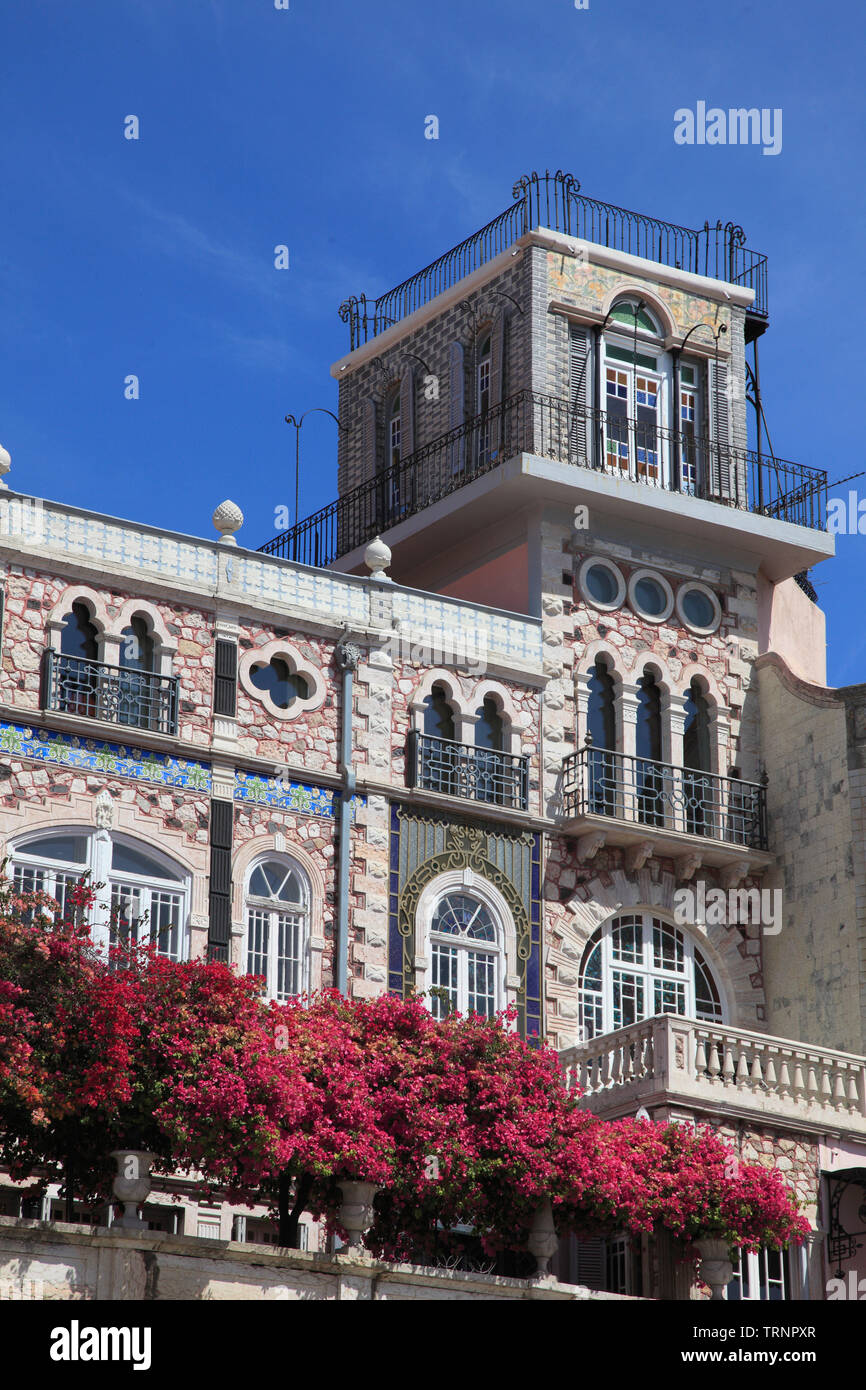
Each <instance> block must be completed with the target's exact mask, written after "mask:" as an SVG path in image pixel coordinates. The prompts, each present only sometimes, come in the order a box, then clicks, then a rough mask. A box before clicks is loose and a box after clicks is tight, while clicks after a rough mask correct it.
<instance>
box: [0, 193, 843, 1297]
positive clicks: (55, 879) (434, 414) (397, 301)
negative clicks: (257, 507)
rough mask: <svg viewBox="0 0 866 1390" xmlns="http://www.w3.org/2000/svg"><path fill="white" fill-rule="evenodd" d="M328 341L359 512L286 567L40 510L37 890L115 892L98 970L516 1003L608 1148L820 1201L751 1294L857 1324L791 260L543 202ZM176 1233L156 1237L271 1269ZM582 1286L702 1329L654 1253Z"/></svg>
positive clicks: (837, 824) (220, 511) (24, 630)
mask: <svg viewBox="0 0 866 1390" xmlns="http://www.w3.org/2000/svg"><path fill="white" fill-rule="evenodd" d="M341 315H342V317H343V318H344V320H345V321H346V322H347V324H348V326H349V330H350V351H349V353H348V354H347V356H346V357H344V358H343V359H341V360H340V361H339V362H338V363H336V364H335V366H334V368H333V375H334V377H335V378H336V380H337V382H338V388H339V419H340V425H341V429H340V450H339V462H338V482H339V497H338V498H337V500H336V501H335V502H334V503H333V504H332V505H331V506H330V507H327V508H324V509H323V510H322V511H320V512H319V513H317V514H316V516H315V517H312V518H310V519H309V520H307V521H303V522H299V523H298V524H297V525H295V526H294V527H293V528H291V529H290V530H288V531H286V532H283V533H282V534H281V535H279V536H277V537H276V538H274V540H273V541H270V542H267V543H266V544H265V545H264V546H262V548H261V549H259V550H254V549H248V548H245V547H244V544H243V541H244V538H243V537H242V538H241V541H240V543H238V542H237V540H236V538H235V532H236V531H238V530H240V528H241V526H242V516H241V513H240V511H239V510H238V508H237V507H236V506H234V504H232V503H224V504H222V505H221V506H220V507H219V508H217V511H216V512H215V513H214V525H215V527H216V529H217V530H218V531H219V532H220V535H221V539H219V540H196V539H193V538H190V537H186V536H179V535H174V534H170V533H166V532H160V531H158V530H156V529H154V528H152V527H147V526H136V525H131V524H129V523H125V522H118V521H115V520H114V519H112V518H109V517H103V516H94V515H93V514H89V513H84V512H81V511H79V510H77V509H75V508H71V507H66V506H60V505H57V504H54V503H49V502H41V501H40V502H37V501H35V500H33V499H27V498H25V497H23V496H22V495H20V494H17V493H16V494H11V493H10V494H9V500H8V508H7V510H8V515H9V517H10V518H11V519H12V520H11V522H10V525H8V526H7V527H6V528H5V534H4V535H2V536H0V558H2V565H3V570H4V581H3V582H4V612H3V632H2V675H0V681H2V684H0V703H2V710H0V718H2V729H0V779H2V785H0V835H2V837H3V839H4V841H5V853H6V855H7V858H8V864H7V872H9V873H10V874H12V875H13V876H14V877H15V879H16V881H17V882H19V883H20V884H21V885H22V886H26V887H40V888H43V889H44V890H45V891H48V892H51V893H52V894H53V895H54V896H55V897H58V898H60V899H61V900H62V896H63V892H64V889H65V885H67V884H68V883H69V882H71V881H75V880H76V879H77V878H78V877H79V876H80V874H81V872H82V871H83V870H84V869H90V870H91V871H92V874H93V880H94V882H99V883H101V884H103V887H102V888H101V889H100V895H101V897H100V903H99V908H100V911H99V913H98V920H99V921H100V922H101V923H102V925H101V926H99V927H98V928H97V931H99V932H101V934H102V939H103V941H108V940H109V939H110V937H111V936H112V935H113V936H114V937H115V938H119V937H123V936H138V937H140V936H141V935H143V934H144V935H151V936H156V937H157V938H158V940H159V944H160V949H162V950H165V951H166V952H167V953H169V954H172V955H175V956H184V955H187V954H203V953H206V952H207V953H209V954H210V955H211V956H213V957H215V958H218V959H223V960H229V961H231V962H233V963H234V964H235V965H236V966H237V967H238V969H240V970H242V971H250V972H251V973H255V974H259V975H263V976H264V977H265V979H266V986H267V990H268V992H269V994H270V995H271V996H272V997H276V998H286V997H288V996H290V995H292V994H295V993H299V992H302V991H304V990H315V989H317V988H320V987H322V986H330V985H335V986H337V987H339V988H341V989H343V990H345V991H347V992H349V993H350V994H352V995H353V996H354V997H370V996H372V995H375V994H377V993H379V992H381V991H385V990H391V991H395V992H398V993H404V992H407V991H409V990H413V989H414V990H419V991H424V992H425V993H426V994H427V997H428V998H429V1001H430V1007H431V1008H432V1009H434V1010H435V1011H442V1010H444V1009H447V1008H457V1009H460V1010H467V1009H475V1010H477V1011H479V1012H481V1013H492V1012H494V1011H496V1010H498V1009H501V1008H504V1007H506V1006H507V1005H514V1006H515V1007H516V1009H517V1015H518V1027H519V1028H520V1030H521V1031H522V1033H523V1034H524V1035H525V1036H526V1037H527V1038H529V1039H538V1040H541V1039H544V1040H546V1041H548V1042H549V1043H551V1044H552V1045H553V1046H554V1047H556V1048H558V1049H559V1050H560V1052H561V1054H562V1057H563V1061H564V1063H565V1065H566V1069H567V1074H568V1076H569V1078H570V1079H573V1080H574V1081H575V1082H579V1084H580V1085H581V1086H582V1088H583V1090H584V1093H585V1101H584V1103H585V1104H587V1105H590V1106H592V1108H594V1109H595V1110H597V1112H598V1113H600V1114H604V1115H607V1116H610V1117H616V1116H621V1115H630V1114H631V1115H633V1114H635V1113H637V1112H638V1110H642V1111H645V1112H646V1113H647V1114H649V1115H650V1116H651V1117H652V1118H656V1119H663V1118H673V1119H676V1120H679V1121H681V1122H683V1123H692V1122H699V1123H710V1124H712V1125H714V1126H716V1127H717V1128H718V1129H719V1131H720V1133H721V1134H722V1135H723V1136H724V1137H726V1138H727V1139H728V1140H729V1141H730V1142H731V1144H732V1146H733V1148H734V1150H735V1152H736V1154H737V1155H739V1156H740V1157H741V1159H742V1161H744V1162H747V1161H752V1160H753V1159H757V1160H758V1161H762V1162H766V1163H770V1164H775V1165H776V1166H777V1167H778V1168H779V1169H781V1170H782V1171H783V1172H784V1173H785V1174H786V1177H788V1179H789V1180H790V1181H791V1182H792V1183H793V1185H794V1186H795V1188H796V1190H797V1192H798V1195H799V1196H800V1198H801V1199H802V1201H803V1203H804V1207H805V1210H806V1212H807V1215H808V1216H809V1217H810V1220H811V1222H812V1226H813V1230H814V1238H813V1240H812V1241H811V1242H810V1244H809V1245H808V1246H807V1247H805V1248H804V1249H803V1250H802V1251H797V1252H793V1253H792V1254H790V1255H777V1254H773V1253H772V1252H762V1253H760V1254H759V1255H754V1256H748V1257H744V1259H743V1262H742V1264H741V1267H740V1269H739V1270H738V1271H737V1274H736V1277H735V1279H734V1282H733V1284H732V1286H731V1288H730V1289H729V1297H741V1298H750V1299H751V1298H781V1297H784V1298H793V1299H802V1298H812V1299H816V1298H824V1297H825V1296H833V1290H834V1289H835V1288H836V1285H834V1284H833V1283H832V1281H833V1280H836V1279H838V1280H841V1281H843V1282H844V1281H845V1280H848V1279H849V1275H850V1274H851V1272H852V1271H853V1273H854V1276H855V1282H856V1279H857V1278H860V1277H864V1276H866V1269H864V1268H863V1265H864V1256H863V1253H862V1252H863V1250H864V1246H866V1229H864V1228H866V1220H864V1219H863V1217H862V1216H861V1215H860V1212H861V1211H862V1209H863V1206H864V1201H866V1057H864V1053H866V911H864V908H866V903H864V858H863V844H864V834H863V831H864V827H863V819H862V818H863V790H862V787H861V782H860V779H861V778H862V777H863V775H864V774H863V770H862V768H863V764H864V743H866V712H864V711H866V695H864V688H863V687H859V686H858V687H853V688H851V689H848V690H831V689H828V688H827V685H826V665H825V647H824V641H825V638H824V621H823V615H822V614H821V613H820V610H819V609H818V608H817V606H816V604H815V602H814V590H811V586H810V584H809V581H808V578H807V575H806V572H807V571H808V570H809V568H810V567H811V566H813V565H815V564H817V563H819V562H821V561H822V560H824V559H827V558H829V557H831V556H832V553H833V541H832V537H831V536H829V535H828V534H827V530H826V474H825V473H824V472H823V471H822V470H821V469H820V468H816V467H812V466H809V465H806V464H796V463H792V462H788V461H785V460H781V459H778V458H776V457H775V456H774V455H773V454H772V453H771V452H770V451H769V450H768V447H767V445H766V443H764V442H763V428H762V420H763V404H762V401H761V395H760V373H759V364H758V342H759V340H761V339H762V338H763V334H764V332H765V330H766V328H767V326H768V304H767V285H766V259H765V258H764V257H763V256H760V255H758V254H757V253H754V252H751V251H749V250H747V248H746V246H745V238H744V236H743V233H742V231H741V229H740V228H737V227H734V226H733V225H732V224H728V225H727V226H726V227H722V226H721V224H718V225H717V226H716V227H710V226H709V225H707V226H705V228H704V229H702V230H701V231H694V232H692V231H689V230H688V229H684V228H681V227H676V226H674V225H673V224H667V223H661V222H658V221H656V220H655V219H649V218H639V217H637V216H636V215H635V214H630V213H625V212H624V211H623V210H621V209H617V208H613V207H608V206H607V205H605V204H600V203H597V202H594V201H593V200H590V199H587V198H585V197H583V196H582V195H581V194H580V191H579V188H578V186H577V184H576V183H575V182H574V180H572V179H571V178H570V177H569V176H565V175H562V174H557V175H555V176H551V175H544V176H541V177H539V176H536V175H533V176H531V177H528V178H526V179H523V180H521V181H520V182H519V183H518V184H517V185H516V186H515V189H514V196H513V202H512V204H511V205H510V206H509V207H508V208H506V209H505V211H504V212H502V213H500V214H499V215H498V216H497V217H496V218H494V219H493V221H492V222H490V223H489V224H488V225H487V226H486V227H485V228H483V229H481V231H479V232H478V233H476V234H475V235H474V236H473V237H470V238H468V239H467V241H465V242H463V243H461V245H460V246H458V247H456V248H454V249H453V250H452V251H451V252H448V253H447V254H446V255H445V256H443V257H442V258H440V260H439V261H437V262H435V263H434V264H433V265H432V266H429V267H427V268H426V269H425V270H424V271H421V272H419V273H418V274H417V275H415V276H413V277H412V278H411V279H410V280H407V281H405V282H404V283H403V284H402V285H399V286H397V287H396V288H395V289H394V290H392V291H390V292H389V293H388V294H387V295H383V296H381V297H380V299H379V300H377V301H375V302H374V301H368V300H367V299H366V298H365V297H364V296H361V297H360V298H357V299H351V300H348V301H347V302H346V304H344V305H343V307H342V309H341ZM750 351H751V356H752V361H751V362H749V360H748V358H749V354H750ZM750 404H755V405H756V407H757V409H756V411H755V416H756V418H757V421H758V425H757V428H755V426H754V424H752V423H750V418H749V416H750ZM16 507H17V510H18V521H17V522H16V521H15V520H14V513H15V510H16ZM25 520H26V522H27V524H24V522H25ZM16 527H17V529H16ZM377 538H380V539H377ZM177 1187H178V1190H179V1191H180V1189H181V1188H183V1184H180V1183H178V1184H177ZM167 1195H168V1194H167V1193H166V1194H165V1197H166V1201H167ZM182 1195H183V1203H182V1204H181V1207H180V1208H178V1207H177V1205H175V1206H174V1207H171V1206H169V1205H165V1206H164V1207H163V1208H162V1209H160V1210H159V1211H156V1210H154V1224H155V1225H156V1226H159V1225H160V1223H162V1222H168V1223H170V1224H168V1225H166V1226H164V1228H165V1229H169V1230H172V1231H174V1232H175V1233H176V1232H177V1230H178V1215H177V1213H178V1210H181V1211H182V1212H183V1213H184V1218H183V1219H184V1220H185V1221H186V1227H185V1229H186V1232H187V1233H190V1232H192V1233H193V1234H196V1233H198V1234H202V1235H207V1234H219V1235H221V1236H222V1237H223V1238H227V1237H228V1236H229V1235H230V1234H231V1233H232V1229H233V1230H234V1234H235V1235H236V1236H238V1235H240V1236H241V1237H243V1235H244V1233H246V1237H247V1239H261V1238H262V1237H263V1236H264V1235H265V1233H266V1226H265V1223H264V1220H263V1218H264V1213H263V1212H258V1213H254V1214H253V1215H252V1217H249V1218H246V1231H245V1227H244V1224H243V1222H244V1220H245V1218H242V1217H238V1215H237V1213H235V1214H234V1216H233V1215H232V1213H230V1212H229V1211H228V1209H226V1208H220V1207H216V1208H206V1207H201V1206H200V1205H198V1204H197V1203H196V1199H195V1192H194V1190H193V1189H192V1188H191V1187H190V1186H189V1185H187V1188H185V1189H184V1190H183V1193H182ZM5 1200H6V1203H7V1207H6V1210H7V1212H8V1214H10V1215H14V1214H18V1212H17V1211H16V1210H15V1204H16V1203H20V1200H21V1194H20V1193H16V1192H14V1191H13V1190H12V1189H8V1188H7V1190H6V1193H5ZM26 1200H27V1198H26V1193H25V1194H24V1201H25V1203H26ZM158 1205H159V1204H158V1203H157V1206H158ZM18 1210H20V1206H19V1209H18ZM25 1214H27V1212H26V1211H25ZM232 1221H234V1223H235V1224H234V1227H232ZM239 1222H240V1224H238V1223H239ZM309 1239H312V1240H315V1239H317V1236H316V1233H315V1231H313V1232H311V1233H310V1234H309ZM559 1260H560V1270H561V1273H562V1277H563V1278H568V1279H569V1280H571V1281H572V1282H576V1283H584V1284H586V1283H588V1284H590V1285H591V1286H593V1287H596V1288H599V1289H607V1290H610V1291H611V1292H614V1293H620V1294H643V1295H645V1296H651V1297H659V1296H662V1297H688V1296H689V1288H688V1285H685V1286H684V1285H683V1282H682V1281H683V1275H682V1273H681V1271H680V1269H679V1267H678V1266H677V1265H676V1261H675V1257H674V1252H673V1251H672V1250H671V1249H670V1248H669V1247H668V1246H666V1244H665V1242H664V1241H663V1240H661V1239H656V1238H655V1237H648V1238H647V1239H646V1240H644V1241H643V1242H642V1244H641V1246H640V1248H634V1247H632V1246H630V1245H629V1244H628V1243H627V1242H626V1241H624V1240H622V1241H620V1240H611V1241H608V1242H604V1243H600V1242H599V1243H585V1244H582V1245H580V1246H577V1245H571V1246H569V1248H563V1249H562V1250H561V1251H560V1256H559ZM845 1287H846V1288H847V1287H849V1285H848V1284H846V1285H845ZM828 1290H829V1291H830V1293H829V1295H828ZM864 1292H866V1284H864Z"/></svg>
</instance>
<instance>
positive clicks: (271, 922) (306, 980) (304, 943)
mask: <svg viewBox="0 0 866 1390" xmlns="http://www.w3.org/2000/svg"><path fill="white" fill-rule="evenodd" d="M271 863H277V864H279V865H280V867H281V868H284V869H285V870H286V873H287V874H288V873H289V872H291V873H293V874H294V875H295V878H296V879H297V880H298V883H299V884H300V886H301V907H300V909H298V908H297V907H295V906H294V905H292V904H291V903H280V902H279V901H278V900H277V899H274V898H270V899H266V898H259V897H255V896H254V895H253V894H252V893H251V892H250V883H251V881H252V877H253V874H254V873H255V871H256V869H258V868H260V867H261V865H263V864H271ZM310 902H311V889H310V881H309V878H308V876H307V874H306V872H305V871H304V869H303V868H302V866H301V865H300V864H299V863H298V861H297V859H295V858H294V856H293V855H291V854H284V853H281V852H279V851H277V850H268V851H266V852H265V853H263V854H259V855H257V856H256V858H255V859H253V860H252V862H251V863H250V865H249V866H248V868H247V873H246V879H245V882H244V935H243V945H242V957H241V959H242V965H243V971H244V973H245V974H247V975H249V974H257V975H260V974H261V973H262V972H261V971H250V969H249V962H250V926H251V921H250V918H251V914H252V913H254V912H255V913H262V914H266V915H267V917H268V924H267V929H268V941H267V948H266V951H265V952H264V953H262V954H265V955H266V956H267V970H266V972H265V992H264V996H263V997H264V998H265V999H268V1000H276V1001H277V1002H286V1001H287V1000H289V999H295V998H297V997H298V995H301V994H307V993H308V992H309V989H310V934H311V933H310ZM280 917H296V918H299V919H300V920H299V921H298V922H297V923H296V924H294V925H296V926H297V931H298V937H299V942H298V955H297V963H298V988H297V990H296V991H295V992H293V993H286V994H285V995H284V996H283V995H280V994H279V993H278V992H277V980H278V978H279V969H278V966H279V959H280V957H279V949H278V948H279V940H280V922H279V919H280Z"/></svg>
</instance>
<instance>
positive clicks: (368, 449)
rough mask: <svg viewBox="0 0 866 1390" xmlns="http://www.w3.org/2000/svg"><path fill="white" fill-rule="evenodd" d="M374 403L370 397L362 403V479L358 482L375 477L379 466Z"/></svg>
mask: <svg viewBox="0 0 866 1390" xmlns="http://www.w3.org/2000/svg"><path fill="white" fill-rule="evenodd" d="M376 416H377V409H376V402H375V400H374V399H373V397H372V396H368V397H367V399H366V400H365V401H364V408H363V414H362V418H361V451H362V454H363V463H362V467H363V470H364V472H363V478H361V479H359V480H358V481H360V482H366V481H367V480H368V479H369V478H374V477H375V476H376V470H377V468H378V465H379V447H378V440H377V438H376V436H377V432H378V425H377V419H376Z"/></svg>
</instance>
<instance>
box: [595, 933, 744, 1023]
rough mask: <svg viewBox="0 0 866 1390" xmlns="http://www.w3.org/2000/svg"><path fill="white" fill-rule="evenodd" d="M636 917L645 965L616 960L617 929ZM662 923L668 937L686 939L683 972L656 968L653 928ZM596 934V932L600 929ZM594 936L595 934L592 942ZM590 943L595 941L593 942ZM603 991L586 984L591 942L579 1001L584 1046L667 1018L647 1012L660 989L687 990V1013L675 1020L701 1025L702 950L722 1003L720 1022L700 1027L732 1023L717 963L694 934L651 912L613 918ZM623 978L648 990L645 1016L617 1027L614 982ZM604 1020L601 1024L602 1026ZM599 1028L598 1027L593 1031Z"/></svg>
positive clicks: (605, 947) (604, 945)
mask: <svg viewBox="0 0 866 1390" xmlns="http://www.w3.org/2000/svg"><path fill="white" fill-rule="evenodd" d="M632 917H636V918H639V919H641V922H642V944H641V953H640V959H639V960H638V961H635V962H629V961H625V960H620V959H615V958H614V954H613V931H614V928H615V927H617V926H620V925H624V924H625V923H626V921H627V919H629V918H632ZM655 923H658V924H659V925H660V926H661V927H662V928H664V929H665V930H666V931H668V932H674V933H677V934H678V935H679V936H680V937H681V938H682V944H683V969H682V970H676V969H666V968H665V967H664V966H657V965H654V964H653V956H652V951H653V926H654V924H655ZM596 930H597V929H596ZM594 935H595V932H593V933H592V936H594ZM592 936H591V937H590V940H591V939H592ZM600 946H601V990H600V991H599V990H594V989H589V988H587V986H586V985H585V984H584V968H585V960H586V951H587V949H588V947H589V941H587V943H586V946H585V947H584V953H583V958H582V959H581V964H580V981H579V999H580V1034H579V1036H580V1037H581V1039H582V1040H583V1041H589V1040H590V1039H591V1038H596V1037H603V1036H604V1035H606V1034H608V1033H615V1032H617V1031H618V1030H619V1029H620V1028H629V1027H636V1026H637V1025H638V1024H639V1023H646V1022H648V1021H649V1020H650V1019H651V1018H660V1017H664V1014H656V1013H654V1012H647V1010H648V1009H649V1007H650V1006H654V1003H655V983H656V982H659V983H660V984H669V985H674V986H679V987H682V998H683V1009H682V1012H680V1011H679V1010H677V1011H676V1014H677V1015H679V1016H680V1017H683V1018H691V1019H696V1020H697V1004H696V988H695V965H696V962H695V951H696V950H698V951H699V952H700V955H701V957H702V959H703V964H704V968H705V969H706V970H707V971H708V972H709V975H710V978H711V980H712V982H713V984H714V985H715V987H716V993H717V994H718V997H719V1012H720V1014H721V1018H712V1019H707V1018H703V1019H701V1020H698V1021H701V1022H710V1023H716V1024H725V1023H727V1021H728V1010H727V1004H726V1000H725V995H724V990H723V988H722V985H721V982H720V980H719V978H718V974H717V972H716V971H715V970H714V968H713V965H712V962H711V961H710V960H709V959H708V957H707V952H706V950H705V949H702V948H701V945H700V944H699V943H698V942H696V941H695V939H694V937H693V936H692V934H691V933H690V932H689V931H688V930H687V929H685V928H684V927H681V926H678V925H676V924H675V923H673V922H669V921H667V920H666V919H665V918H664V917H661V916H659V914H658V913H656V912H652V911H648V910H646V909H634V910H633V911H630V912H618V913H617V914H616V915H615V916H614V917H610V918H608V920H607V921H606V922H604V923H602V930H601V942H600ZM617 976H618V977H619V978H620V982H622V981H625V980H629V981H640V983H641V984H642V987H643V1000H644V1007H643V1012H642V1013H641V1014H640V1016H639V1017H637V1018H635V1019H634V1020H633V1022H632V1023H622V1022H617V1021H616V1018H615V1006H614V985H615V983H616V982H617V981H616V978H615V977H617ZM665 1013H666V1014H668V1016H674V1011H669V1010H665ZM599 1019H600V1023H598V1022H597V1021H598V1020H599ZM594 1024H595V1026H593V1025H594Z"/></svg>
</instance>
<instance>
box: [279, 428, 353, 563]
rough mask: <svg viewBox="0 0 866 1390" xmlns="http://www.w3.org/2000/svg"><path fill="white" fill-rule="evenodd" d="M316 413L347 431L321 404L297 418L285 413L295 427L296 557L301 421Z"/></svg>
mask: <svg viewBox="0 0 866 1390" xmlns="http://www.w3.org/2000/svg"><path fill="white" fill-rule="evenodd" d="M317 414H318V415H330V417H331V419H332V420H333V421H334V423H335V424H336V426H337V429H338V430H341V431H342V432H343V433H347V432H348V426H347V425H343V424H341V423H340V421H339V419H338V418H337V416H336V415H335V414H334V412H333V410H327V409H326V408H325V407H324V406H322V405H314V406H311V407H310V409H309V410H305V411H304V413H303V415H301V416H300V418H299V419H296V418H295V416H294V415H287V416H286V417H285V419H286V424H287V425H293V426H294V429H295V524H294V531H295V547H294V548H295V558H297V550H298V522H299V521H300V519H301V518H300V488H301V426H302V425H303V423H304V421H305V420H306V418H307V416H308V415H317Z"/></svg>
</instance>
